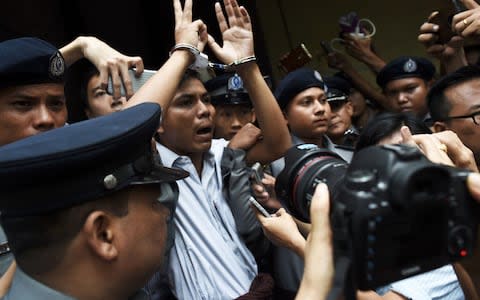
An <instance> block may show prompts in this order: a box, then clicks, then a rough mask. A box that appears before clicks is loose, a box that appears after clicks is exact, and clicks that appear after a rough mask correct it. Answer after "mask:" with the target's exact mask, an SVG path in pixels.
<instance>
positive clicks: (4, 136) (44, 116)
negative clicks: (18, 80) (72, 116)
mask: <svg viewBox="0 0 480 300" xmlns="http://www.w3.org/2000/svg"><path fill="white" fill-rule="evenodd" d="M66 120H67V109H66V106H65V97H64V94H63V85H62V84H56V83H44V84H32V85H23V86H16V87H9V88H5V89H2V90H0V145H5V144H8V143H12V142H14V141H17V140H19V139H23V138H26V137H29V136H32V135H35V134H37V133H40V132H43V131H47V130H51V129H54V128H58V127H62V126H64V125H65V122H66Z"/></svg>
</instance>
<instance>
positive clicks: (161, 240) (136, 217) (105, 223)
mask: <svg viewBox="0 0 480 300" xmlns="http://www.w3.org/2000/svg"><path fill="white" fill-rule="evenodd" d="M160 114H161V109H160V106H159V105H158V104H153V103H146V104H140V105H137V106H135V107H133V108H130V109H127V110H124V111H122V112H118V113H115V114H111V115H108V116H105V117H100V118H97V119H94V120H89V121H85V122H81V123H77V124H74V125H70V126H65V127H63V128H59V129H55V130H51V131H49V132H46V133H44V134H40V135H35V136H32V137H29V138H26V139H23V140H21V141H18V142H14V143H11V144H9V145H6V146H4V147H1V148H0V191H1V196H0V199H1V200H0V209H1V211H2V215H1V221H2V224H3V226H4V229H5V232H6V234H7V237H8V239H9V242H10V247H11V249H12V252H13V253H14V255H15V258H16V261H17V265H18V268H17V271H16V273H15V276H14V279H13V283H12V286H11V288H10V290H9V291H8V293H7V295H6V296H5V299H23V300H28V299H127V298H128V297H130V296H132V295H134V294H135V292H136V291H137V290H138V289H140V288H141V287H142V286H143V285H144V284H145V283H146V281H147V280H148V279H149V277H150V276H151V275H152V274H153V273H154V272H155V271H156V270H157V269H158V268H160V266H161V262H162V261H163V256H164V255H165V253H166V251H167V250H166V249H167V248H168V247H169V246H171V244H172V242H173V240H172V235H171V234H170V233H171V232H172V231H171V228H170V225H171V224H172V222H171V220H172V217H173V213H174V209H175V205H176V201H177V199H178V188H177V185H176V183H175V181H176V180H178V179H181V178H184V177H186V176H187V175H188V173H187V172H185V171H182V170H179V169H170V168H166V167H163V166H162V165H161V164H160V158H159V156H158V153H157V152H156V151H155V149H154V148H153V147H152V143H151V141H152V137H153V135H154V133H155V131H156V130H157V127H158V125H159V123H160ZM159 187H160V188H159ZM167 236H168V239H167Z"/></svg>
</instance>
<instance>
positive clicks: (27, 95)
mask: <svg viewBox="0 0 480 300" xmlns="http://www.w3.org/2000/svg"><path fill="white" fill-rule="evenodd" d="M87 48H94V49H97V51H92V50H90V52H88V51H87V50H86V49H87ZM112 51H113V52H112ZM100 52H101V53H100ZM112 53H113V54H114V55H115V57H117V58H118V57H123V58H125V60H123V62H122V64H123V65H122V64H120V65H115V67H116V68H118V69H120V68H121V67H122V66H123V67H125V68H126V67H128V66H127V65H128V64H129V63H135V62H138V61H140V62H141V59H140V58H129V57H126V56H123V55H121V54H120V53H118V52H116V51H114V50H113V49H111V48H110V47H109V46H108V45H106V44H105V43H103V42H101V41H99V40H98V39H95V38H93V37H79V38H77V39H75V40H74V41H73V42H71V43H70V44H68V45H67V46H65V47H63V48H62V49H60V50H58V49H57V48H56V47H55V46H53V45H51V44H50V43H48V42H46V41H43V40H40V39H37V38H30V37H28V38H17V39H12V40H6V41H3V42H1V43H0V146H2V145H6V144H8V143H11V142H14V141H17V140H19V139H22V138H25V137H28V136H31V135H35V134H37V133H41V132H45V131H48V130H51V129H54V128H59V127H62V126H64V125H65V121H66V117H67V112H66V108H65V99H64V93H63V74H64V72H65V69H66V68H67V65H68V64H69V63H72V62H74V61H75V59H78V58H80V57H82V56H83V55H85V57H87V58H89V59H92V57H93V56H94V58H95V60H96V63H101V62H104V61H105V59H107V58H113V56H111V54H112ZM105 54H106V55H105ZM112 66H113V65H112ZM9 253H10V247H9V245H8V243H7V240H6V237H5V235H4V233H3V230H2V229H1V228H0V275H2V274H3V273H4V272H5V270H6V269H7V267H8V266H9V265H11V262H12V260H13V257H12V255H11V254H9Z"/></svg>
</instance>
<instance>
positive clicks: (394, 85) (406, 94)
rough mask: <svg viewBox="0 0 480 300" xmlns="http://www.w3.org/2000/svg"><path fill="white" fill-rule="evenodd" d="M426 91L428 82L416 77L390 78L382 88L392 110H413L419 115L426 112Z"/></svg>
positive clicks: (423, 114)
mask: <svg viewBox="0 0 480 300" xmlns="http://www.w3.org/2000/svg"><path fill="white" fill-rule="evenodd" d="M427 93H428V84H427V83H426V82H425V80H423V79H422V78H418V77H409V78H401V79H395V80H392V81H390V82H389V83H387V85H386V86H385V89H384V94H385V97H387V100H388V103H390V105H391V106H392V109H393V110H394V111H396V112H413V113H414V114H415V115H417V116H419V117H423V116H425V114H426V113H427V112H428V107H427V100H426V98H427Z"/></svg>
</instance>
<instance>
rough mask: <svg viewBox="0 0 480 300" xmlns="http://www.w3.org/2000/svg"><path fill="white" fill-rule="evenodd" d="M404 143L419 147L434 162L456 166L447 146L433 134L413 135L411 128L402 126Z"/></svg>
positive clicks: (401, 131)
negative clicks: (449, 155)
mask: <svg viewBox="0 0 480 300" xmlns="http://www.w3.org/2000/svg"><path fill="white" fill-rule="evenodd" d="M400 133H401V135H402V143H403V144H406V145H410V146H413V147H418V149H420V151H422V153H423V154H424V155H425V156H426V157H427V158H428V159H429V160H430V161H431V162H433V163H437V164H444V165H447V166H452V167H453V166H454V164H453V162H452V160H451V159H450V157H448V155H447V151H446V146H445V145H444V144H442V143H441V142H440V141H439V140H438V139H437V138H435V137H434V136H433V135H432V134H416V135H412V133H411V132H410V128H408V127H407V126H402V127H401V128H400Z"/></svg>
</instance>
